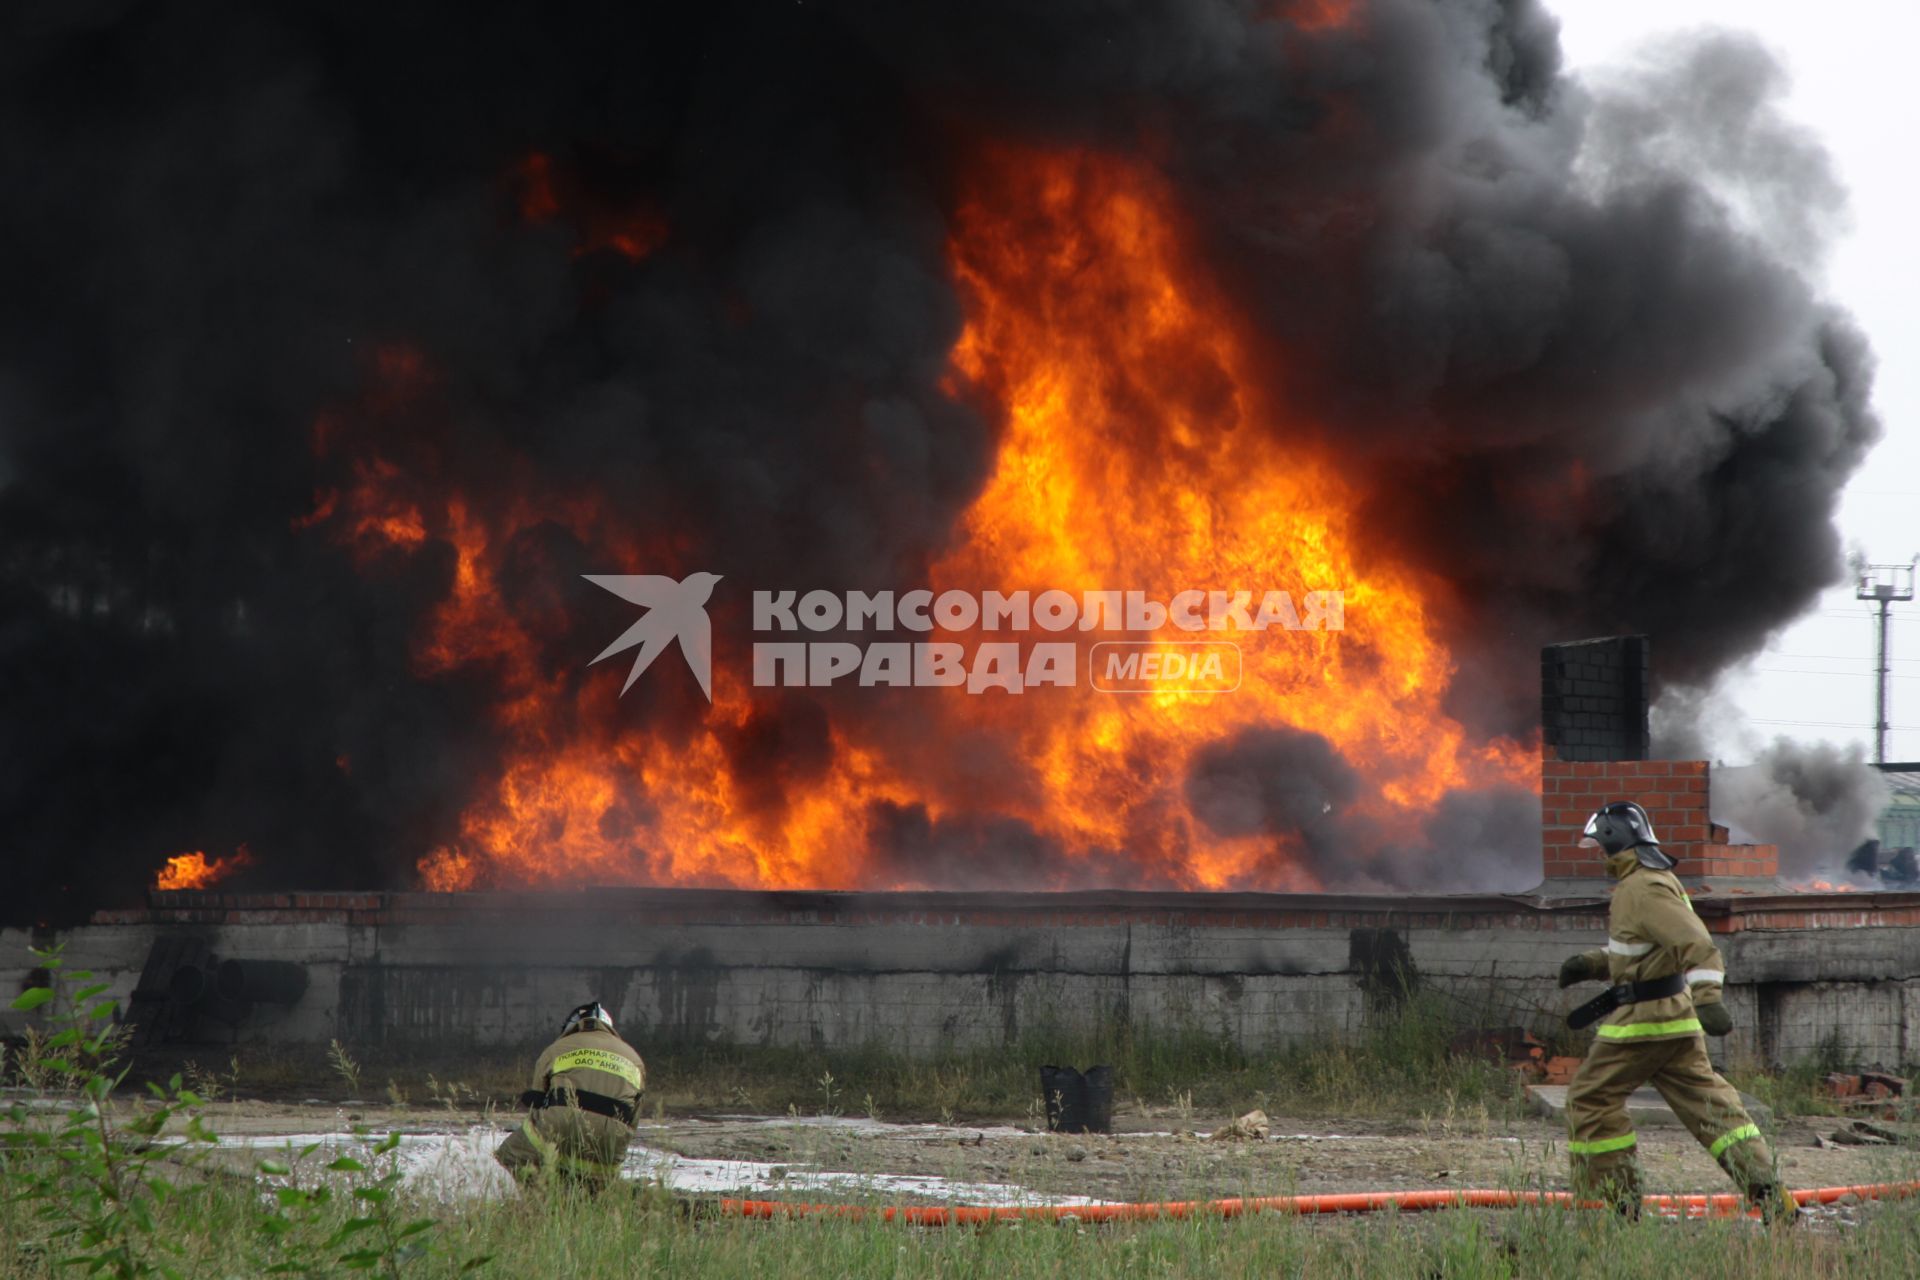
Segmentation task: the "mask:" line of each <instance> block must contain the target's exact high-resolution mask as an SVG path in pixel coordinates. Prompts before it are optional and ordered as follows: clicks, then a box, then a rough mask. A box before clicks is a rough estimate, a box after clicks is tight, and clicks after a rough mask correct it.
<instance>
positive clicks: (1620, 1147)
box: [1567, 1133, 1640, 1156]
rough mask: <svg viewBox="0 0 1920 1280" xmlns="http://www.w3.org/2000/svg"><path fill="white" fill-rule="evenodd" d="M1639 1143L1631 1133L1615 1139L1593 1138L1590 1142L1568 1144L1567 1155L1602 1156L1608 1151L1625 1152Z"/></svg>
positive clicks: (1636, 1137)
mask: <svg viewBox="0 0 1920 1280" xmlns="http://www.w3.org/2000/svg"><path fill="white" fill-rule="evenodd" d="M1639 1141H1640V1139H1639V1137H1638V1136H1637V1135H1635V1134H1631V1133H1623V1134H1621V1135H1620V1136H1619V1137H1617V1138H1595V1139H1594V1140H1593V1141H1592V1142H1569V1143H1568V1144H1567V1153H1568V1154H1569V1155H1576V1156H1603V1155H1605V1154H1607V1152H1609V1151H1625V1150H1626V1149H1627V1148H1628V1147H1631V1146H1633V1145H1635V1144H1636V1143H1638V1142H1639Z"/></svg>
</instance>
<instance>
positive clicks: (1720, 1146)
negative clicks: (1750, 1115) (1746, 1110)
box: [1707, 1124, 1760, 1160]
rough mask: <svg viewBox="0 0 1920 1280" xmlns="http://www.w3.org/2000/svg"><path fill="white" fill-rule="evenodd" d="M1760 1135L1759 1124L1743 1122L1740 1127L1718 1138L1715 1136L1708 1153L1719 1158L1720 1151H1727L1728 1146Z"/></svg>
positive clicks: (1716, 1158)
mask: <svg viewBox="0 0 1920 1280" xmlns="http://www.w3.org/2000/svg"><path fill="white" fill-rule="evenodd" d="M1759 1136H1760V1126H1759V1125H1757V1124H1743V1125H1741V1126H1740V1127H1739V1128H1738V1129H1734V1130H1731V1131H1730V1132H1727V1133H1723V1134H1721V1135H1720V1136H1719V1137H1718V1138H1715V1139H1714V1141H1713V1145H1712V1146H1710V1147H1708V1148H1707V1154H1708V1155H1710V1156H1712V1157H1713V1158H1714V1159H1715V1160H1718V1159H1719V1158H1720V1153H1721V1152H1722V1151H1725V1150H1726V1149H1727V1148H1728V1147H1730V1146H1732V1145H1733V1144H1734V1143H1736V1142H1745V1141H1747V1140H1748V1139H1749V1138H1757V1137H1759Z"/></svg>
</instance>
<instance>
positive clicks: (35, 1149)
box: [0, 948, 215, 1277]
mask: <svg viewBox="0 0 1920 1280" xmlns="http://www.w3.org/2000/svg"><path fill="white" fill-rule="evenodd" d="M34 954H35V955H36V956H37V957H38V958H39V959H40V960H41V961H42V963H43V964H44V966H45V968H46V969H47V972H48V975H49V979H48V981H49V985H47V986H44V987H33V988H29V989H28V990H27V991H25V992H23V993H22V994H21V995H20V996H19V997H18V998H17V999H15V1000H14V1002H13V1007H14V1008H15V1009H16V1010H19V1011H21V1012H32V1011H35V1010H40V1009H45V1010H46V1011H47V1012H46V1013H45V1014H44V1015H43V1016H45V1017H46V1018H47V1019H48V1021H49V1023H50V1025H51V1026H52V1027H53V1028H54V1030H53V1034H52V1035H50V1036H48V1037H47V1039H46V1041H45V1043H44V1046H42V1057H41V1058H40V1059H39V1062H38V1064H37V1068H36V1069H37V1070H38V1071H42V1072H45V1073H47V1074H48V1076H49V1077H51V1078H58V1079H59V1080H61V1081H62V1082H63V1083H65V1084H66V1085H69V1086H71V1093H70V1095H68V1096H70V1097H72V1099H73V1102H72V1104H71V1105H69V1106H66V1107H63V1108H61V1109H59V1110H57V1111H54V1112H48V1111H45V1110H42V1109H29V1108H28V1107H26V1106H23V1105H22V1104H20V1103H18V1102H16V1103H14V1104H12V1106H11V1107H9V1109H8V1119H9V1121H10V1122H11V1124H10V1128H9V1130H8V1132H6V1133H5V1134H4V1135H0V1152H4V1153H5V1161H4V1171H5V1174H4V1176H5V1182H6V1185H7V1193H8V1199H9V1200H11V1201H14V1202H18V1203H21V1204H25V1205H27V1206H30V1208H31V1213H32V1215H33V1216H34V1217H35V1218H36V1219H38V1220H39V1221H40V1222H41V1223H42V1224H43V1225H44V1226H45V1227H46V1229H47V1236H48V1242H49V1244H50V1245H51V1246H52V1248H53V1249H54V1251H55V1252H56V1254H57V1256H55V1257H54V1258H53V1259H52V1261H53V1263H54V1265H55V1266H59V1267H85V1268H86V1270H87V1273H88V1274H89V1275H100V1274H105V1275H109V1276H115V1277H134V1276H152V1275H161V1276H167V1277H177V1276H181V1275H183V1274H184V1272H182V1271H181V1270H180V1268H179V1266H178V1265H177V1258H178V1254H179V1248H178V1246H177V1245H176V1244H175V1243H174V1242H173V1241H172V1240H171V1239H170V1238H169V1236H168V1234H167V1233H166V1232H165V1231H163V1230H162V1229H161V1225H160V1222H161V1219H160V1216H159V1214H160V1211H161V1210H163V1209H167V1208H169V1207H171V1206H177V1205H180V1204H182V1203H184V1202H185V1201H187V1200H188V1199H190V1198H191V1197H193V1196H194V1195H196V1194H198V1193H199V1192H200V1191H201V1190H202V1189H203V1188H202V1187H195V1186H185V1187H181V1186H176V1185H175V1184H174V1182H173V1181H172V1180H171V1179H170V1178H168V1177H166V1176H163V1166H166V1165H169V1164H171V1163H175V1162H180V1161H181V1156H180V1154H179V1153H178V1152H177V1151H176V1150H175V1149H174V1148H175V1144H170V1143H162V1142H160V1141H159V1139H160V1137H161V1135H162V1134H163V1133H164V1132H165V1131H166V1129H167V1128H168V1127H169V1125H170V1124H172V1122H174V1121H175V1120H176V1119H178V1118H184V1120H185V1135H184V1136H185V1138H186V1140H187V1142H189V1143H203V1144H210V1143H212V1142H214V1141H215V1139H214V1137H213V1135H212V1134H211V1133H209V1132H208V1131H207V1130H206V1128H205V1127H204V1126H203V1125H202V1124H201V1121H200V1115H199V1111H198V1107H199V1106H200V1103H201V1099H200V1098H199V1096H198V1095H197V1094H195V1093H194V1092H193V1091H192V1090H191V1089H187V1088H185V1087H183V1086H182V1084H181V1081H180V1077H179V1076H178V1075H176V1076H174V1077H173V1078H172V1080H171V1081H169V1082H168V1084H167V1085H166V1086H165V1087H164V1088H163V1087H162V1086H160V1085H157V1084H149V1085H148V1086H147V1087H148V1090H149V1091H150V1093H151V1098H150V1099H149V1101H148V1103H147V1104H146V1106H145V1107H144V1108H142V1109H140V1110H138V1111H136V1112H135V1113H134V1114H132V1115H131V1116H130V1117H127V1118H125V1119H122V1118H121V1117H120V1116H119V1115H118V1114H117V1112H116V1108H115V1107H114V1105H113V1102H112V1094H113V1090H114V1088H115V1087H116V1086H117V1085H119V1084H120V1082H121V1081H122V1079H124V1077H125V1071H124V1069H122V1070H120V1071H118V1072H115V1071H114V1070H113V1065H114V1062H115V1059H116V1058H117V1056H118V1050H119V1048H120V1046H122V1045H124V1043H125V1034H124V1033H123V1032H121V1031H119V1029H118V1028H116V1027H115V1026H114V1024H113V1022H112V1019H113V1015H114V1012H115V1009H116V1004H115V1002H114V1001H113V1000H110V999H106V998H104V996H105V993H106V990H107V984H106V983H104V982H93V981H91V979H92V977H93V975H92V974H91V973H90V972H88V971H87V970H84V969H75V970H71V971H67V972H64V973H63V966H62V959H61V955H60V951H59V949H58V948H53V949H50V950H48V951H36V952H35V953H34ZM63 977H64V978H65V979H66V980H67V981H71V982H77V983H83V984H85V985H83V986H81V987H80V988H79V989H78V990H76V991H73V992H71V993H69V994H65V995H61V994H60V988H61V986H62V978H63ZM63 1092H64V1091H63ZM186 1162H187V1163H191V1157H190V1156H189V1157H188V1158H187V1160H186ZM203 1185H204V1184H203Z"/></svg>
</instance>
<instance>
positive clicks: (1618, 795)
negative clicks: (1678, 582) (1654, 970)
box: [1540, 636, 1780, 887]
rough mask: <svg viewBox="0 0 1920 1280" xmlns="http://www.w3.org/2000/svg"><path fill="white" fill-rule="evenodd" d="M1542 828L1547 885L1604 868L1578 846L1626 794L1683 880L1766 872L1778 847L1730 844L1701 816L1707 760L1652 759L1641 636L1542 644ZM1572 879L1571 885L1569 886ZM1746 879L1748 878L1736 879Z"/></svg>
mask: <svg viewBox="0 0 1920 1280" xmlns="http://www.w3.org/2000/svg"><path fill="white" fill-rule="evenodd" d="M1540 729H1541V734H1540V741H1541V747H1540V834H1541V861H1542V864H1543V865H1542V871H1543V872H1544V873H1545V878H1546V881H1547V886H1549V887H1551V886H1553V885H1554V882H1556V881H1558V882H1561V884H1562V885H1563V886H1564V885H1565V882H1567V881H1573V880H1585V881H1596V880H1599V879H1601V878H1603V877H1604V876H1605V875H1606V871H1605V869H1604V867H1603V866H1602V863H1601V859H1600V857H1599V855H1598V854H1596V853H1594V852H1592V851H1589V850H1582V849H1579V848H1578V847H1576V846H1577V845H1578V844H1579V842H1580V832H1581V829H1582V828H1583V827H1584V826H1585V825H1586V821H1587V818H1588V817H1589V816H1590V815H1591V814H1592V813H1593V811H1594V810H1595V809H1598V808H1599V807H1600V806H1601V805H1604V804H1606V803H1608V802H1609V801H1613V800H1632V801H1634V802H1635V803H1637V804H1638V805H1639V806H1640V807H1641V808H1643V809H1645V810H1646V811H1647V816H1648V817H1650V818H1651V819H1653V829H1654V832H1655V834H1657V835H1658V836H1659V837H1660V842H1661V846H1662V847H1663V848H1664V849H1665V850H1666V851H1667V852H1668V853H1669V854H1671V855H1672V856H1673V857H1674V858H1676V859H1678V860H1679V862H1680V866H1679V868H1678V873H1679V875H1680V876H1681V878H1682V879H1684V880H1686V881H1688V882H1689V883H1702V882H1704V883H1706V884H1708V885H1709V886H1711V884H1712V881H1714V880H1729V879H1732V880H1771V879H1772V878H1773V877H1774V876H1776V875H1777V874H1779V870H1780V850H1779V848H1778V847H1777V846H1775V845H1770V844H1757V845H1756V844H1728V843H1727V829H1726V828H1725V827H1721V826H1716V825H1714V822H1713V820H1712V818H1711V817H1709V816H1708V809H1709V803H1710V792H1709V782H1710V770H1709V767H1708V764H1707V762H1706V761H1705V760H1649V759H1647V758H1646V757H1647V754H1648V737H1649V735H1648V732H1647V638H1646V637H1645V636H1607V637H1602V638H1600V639H1597V640H1577V641H1574V642H1572V643H1570V644H1556V645H1549V646H1547V647H1546V648H1545V649H1542V650H1541V651H1540ZM1567 887H1570V886H1567ZM1739 887H1745V886H1739Z"/></svg>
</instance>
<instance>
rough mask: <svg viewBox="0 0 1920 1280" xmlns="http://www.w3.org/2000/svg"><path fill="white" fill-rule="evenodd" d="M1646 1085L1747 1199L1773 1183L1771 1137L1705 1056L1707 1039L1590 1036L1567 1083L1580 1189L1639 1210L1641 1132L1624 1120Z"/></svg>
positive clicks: (1576, 1179) (1570, 1145)
mask: <svg viewBox="0 0 1920 1280" xmlns="http://www.w3.org/2000/svg"><path fill="white" fill-rule="evenodd" d="M1643 1084H1651V1085H1652V1086H1653V1087H1654V1088H1655V1089H1657V1090H1659V1092H1660V1096H1661V1097H1662V1098H1665V1099H1666V1101H1667V1105H1668V1106H1669V1107H1671V1108H1673V1114H1674V1115H1676V1116H1678V1117H1679V1118H1680V1123H1682V1124H1684V1125H1686V1126H1687V1128H1688V1130H1690V1131H1691V1132H1692V1134H1693V1136H1694V1137H1695V1138H1696V1139H1698V1140H1699V1142H1700V1145H1701V1146H1703V1147H1705V1148H1706V1149H1707V1151H1708V1153H1709V1154H1711V1155H1712V1156H1713V1158H1714V1159H1715V1160H1717V1161H1719V1162H1720V1167H1721V1168H1722V1169H1724V1170H1726V1172H1727V1176H1728V1177H1730V1178H1732V1179H1733V1181H1734V1183H1735V1184H1736V1185H1738V1186H1739V1188H1740V1190H1741V1191H1743V1192H1745V1193H1746V1195H1747V1196H1748V1197H1749V1198H1750V1199H1753V1200H1759V1199H1761V1198H1762V1197H1764V1196H1766V1195H1767V1194H1769V1193H1770V1192H1772V1191H1773V1190H1774V1187H1775V1183H1776V1175H1775V1173H1774V1168H1773V1153H1772V1152H1771V1151H1770V1150H1768V1148H1767V1140H1766V1139H1765V1138H1763V1137H1761V1136H1760V1130H1759V1127H1758V1126H1756V1125H1755V1124H1754V1123H1753V1118H1752V1117H1751V1116H1749V1115H1748V1114H1747V1111H1746V1108H1745V1107H1743V1106H1741V1105H1740V1094H1739V1092H1738V1091H1736V1090H1735V1089H1734V1087H1733V1086H1732V1085H1730V1084H1728V1083H1727V1082H1726V1081H1725V1080H1722V1079H1721V1078H1720V1075H1719V1073H1718V1072H1716V1071H1715V1070H1714V1069H1713V1064H1712V1063H1711V1062H1709V1061H1708V1060H1707V1045H1706V1040H1705V1038H1704V1037H1702V1036H1699V1035H1691V1036H1685V1037H1682V1038H1679V1039H1675V1040H1652V1041H1645V1040H1643V1041H1634V1040H1630V1039H1629V1040H1608V1039H1598V1040H1595V1041H1594V1042H1593V1048H1592V1049H1591V1050H1589V1051H1588V1053H1587V1057H1586V1061H1584V1062H1582V1063H1581V1064H1580V1069H1579V1071H1577V1072H1575V1073H1574V1077H1573V1083H1572V1084H1571V1085H1570V1086H1568V1088H1567V1134H1568V1142H1567V1151H1568V1153H1569V1155H1570V1157H1571V1159H1572V1163H1573V1187H1574V1192H1575V1194H1577V1195H1583V1196H1589V1197H1593V1198H1597V1199H1605V1200H1611V1201H1615V1202H1617V1203H1619V1204H1620V1206H1621V1207H1622V1208H1628V1209H1635V1210H1637V1209H1638V1207H1639V1199H1640V1174H1639V1167H1638V1165H1637V1163H1636V1162H1635V1160H1634V1148H1635V1145H1636V1143H1637V1141H1638V1139H1637V1138H1636V1137H1635V1135H1634V1132H1633V1124H1632V1122H1631V1121H1629V1120H1628V1119H1627V1095H1628V1094H1630V1093H1632V1092H1633V1091H1634V1090H1635V1089H1638V1088H1639V1087H1640V1086H1641V1085H1643Z"/></svg>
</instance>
